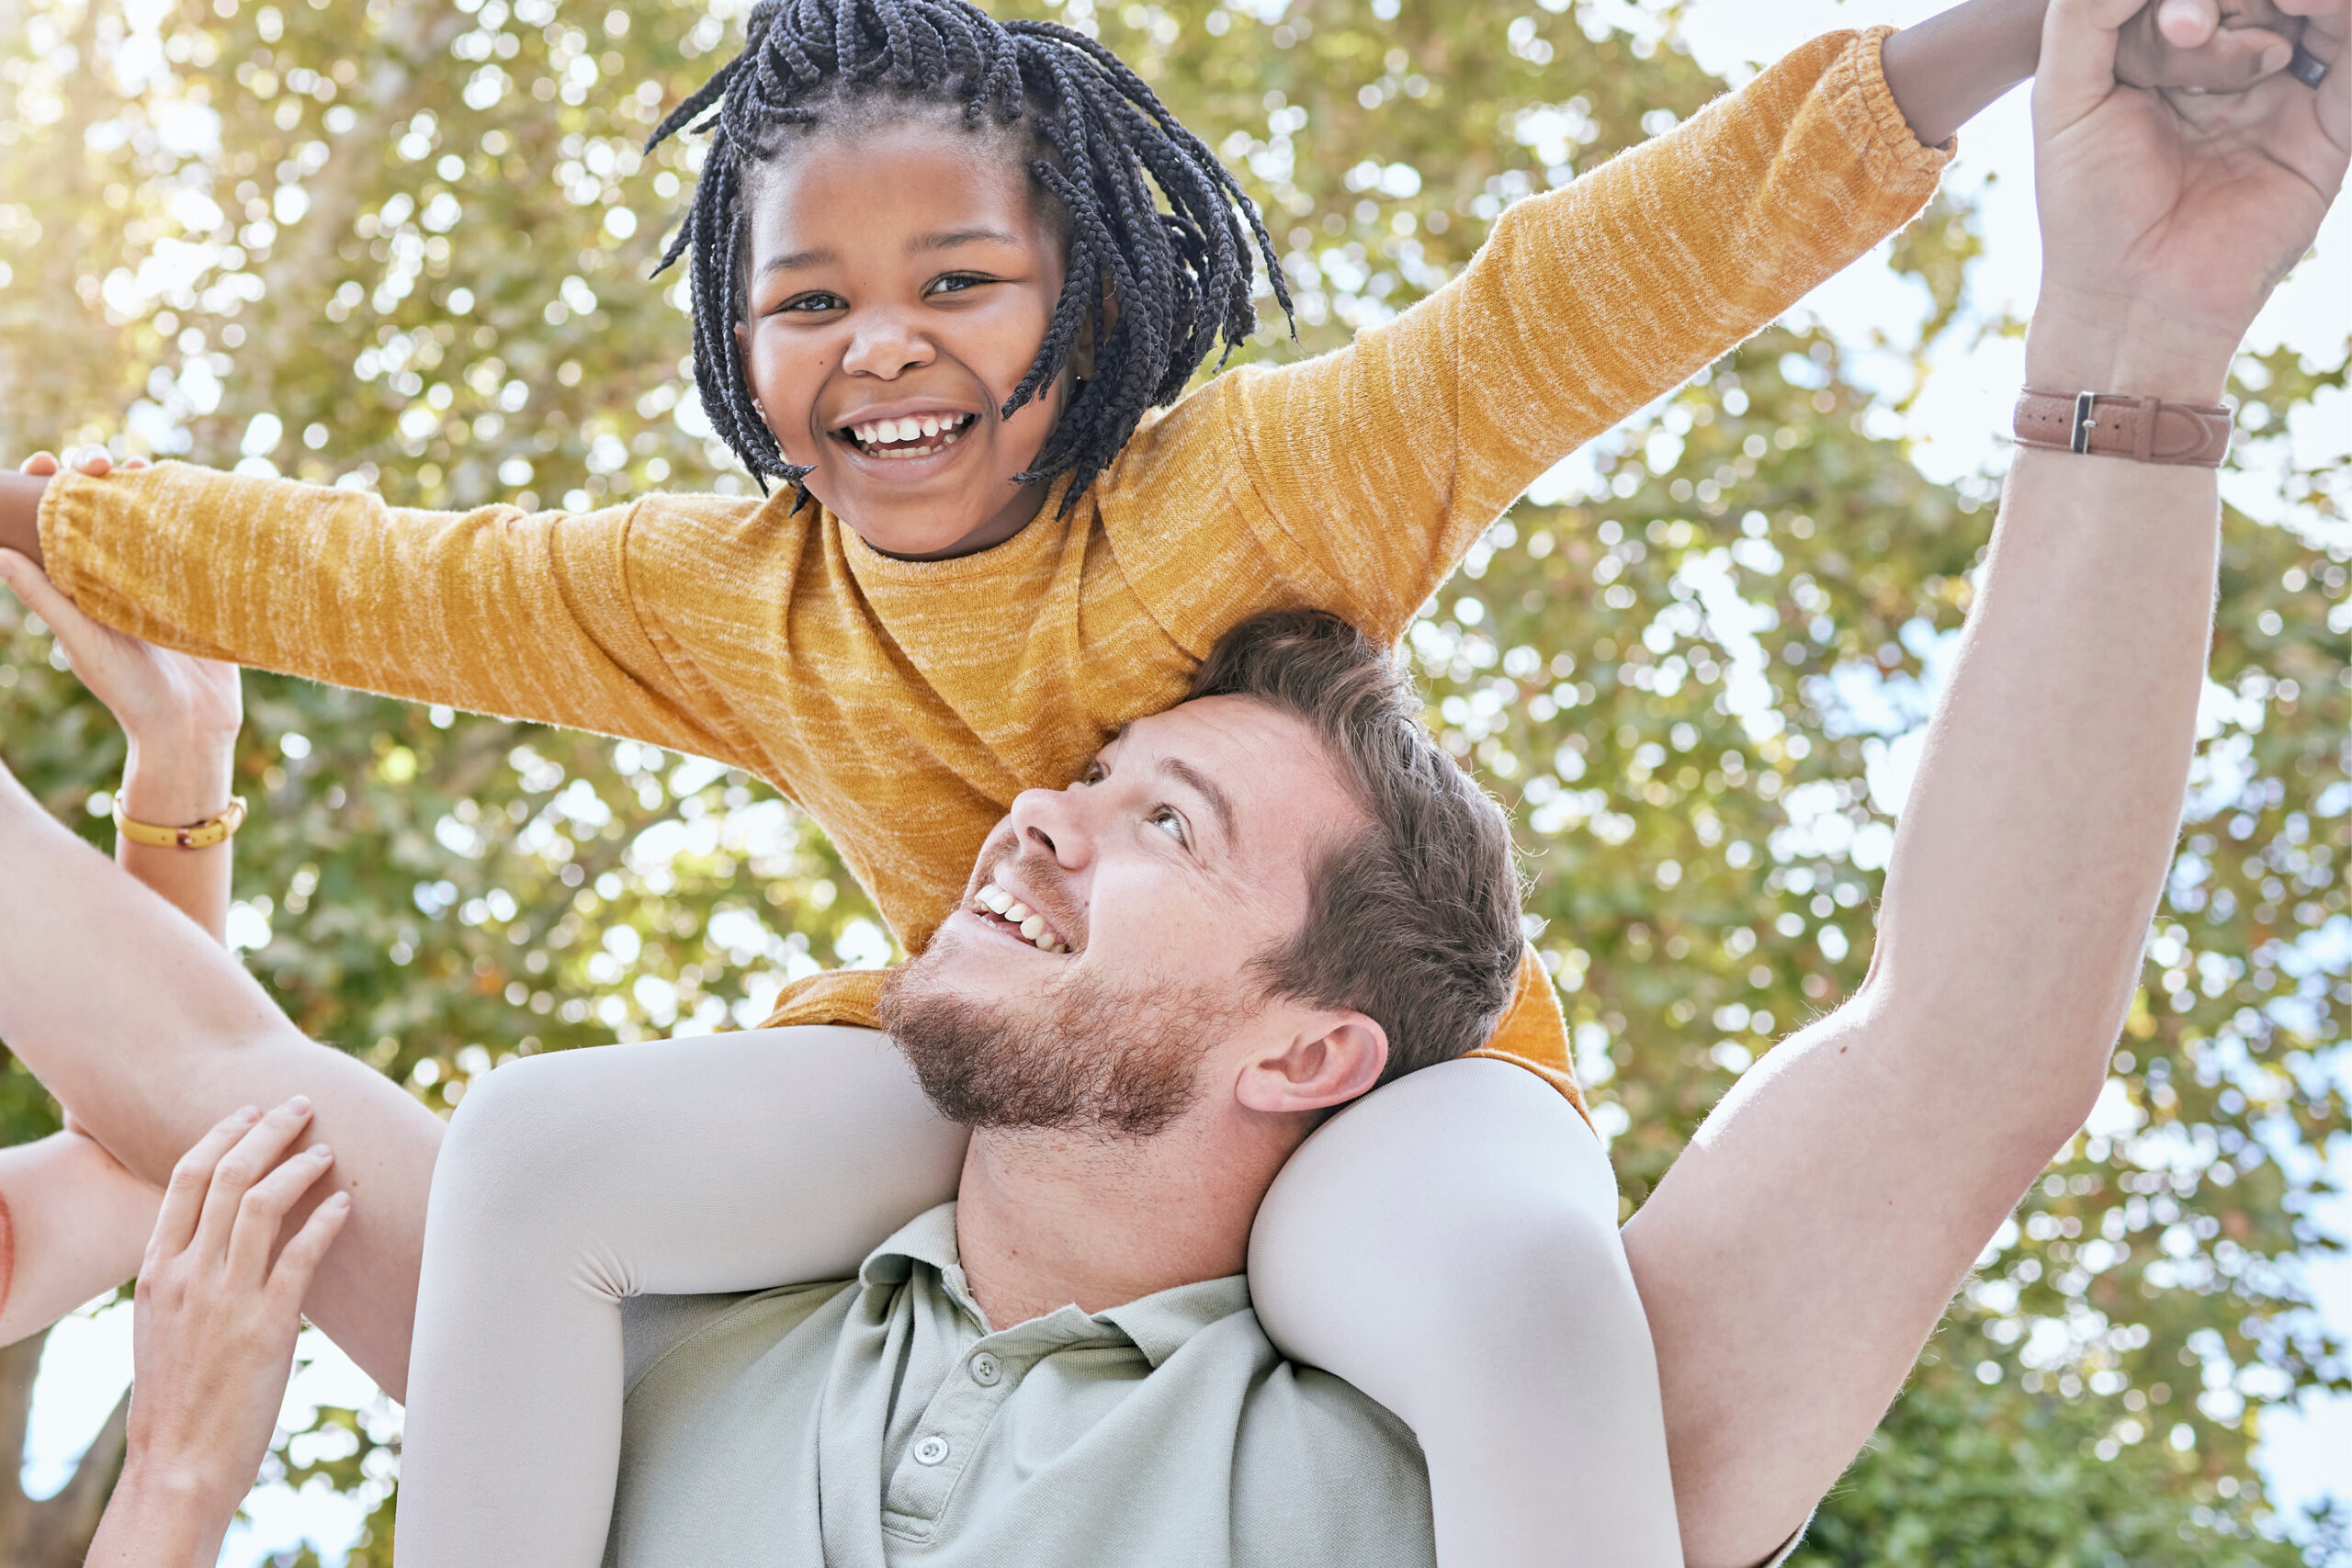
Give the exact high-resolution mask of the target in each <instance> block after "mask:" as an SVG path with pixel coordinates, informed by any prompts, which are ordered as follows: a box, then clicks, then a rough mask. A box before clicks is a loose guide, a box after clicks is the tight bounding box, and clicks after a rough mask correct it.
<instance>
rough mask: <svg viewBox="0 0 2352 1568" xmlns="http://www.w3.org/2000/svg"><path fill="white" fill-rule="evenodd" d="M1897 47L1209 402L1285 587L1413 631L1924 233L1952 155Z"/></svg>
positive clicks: (1738, 114) (1760, 104)
mask: <svg viewBox="0 0 2352 1568" xmlns="http://www.w3.org/2000/svg"><path fill="white" fill-rule="evenodd" d="M1891 30H1892V29H1889V28H1878V29H1874V30H1872V31H1871V32H1867V33H1850V32H1848V33H1833V34H1830V35H1828V36H1826V37H1824V38H1820V39H1815V40H1814V41H1813V42H1811V43H1809V44H1807V45H1805V46H1804V48H1802V49H1799V50H1798V51H1795V52H1794V53H1792V54H1791V55H1789V56H1788V57H1787V58H1786V59H1783V60H1781V62H1778V63H1777V64H1775V65H1773V66H1772V67H1771V68H1770V70H1768V71H1766V72H1764V73H1761V74H1760V75H1758V77H1757V78H1756V79H1755V80H1754V81H1752V82H1750V83H1749V84H1748V85H1747V86H1745V87H1743V88H1741V89H1740V90H1739V91H1738V92H1736V93H1733V94H1729V95H1727V96H1724V97H1720V98H1718V99H1716V100H1715V101H1714V102H1713V103H1712V104H1710V105H1709V106H1708V107H1706V108H1705V109H1704V110H1702V112H1700V113H1699V114H1697V115H1694V116H1693V117H1691V119H1690V120H1688V121H1686V122H1685V123H1684V124H1683V125H1682V126H1680V127H1679V128H1678V129H1677V130H1673V131H1671V132H1669V133H1668V134H1667V135H1664V136H1660V137H1657V138H1656V139H1654V140H1652V141H1647V142H1645V143H1644V144H1642V145H1641V146H1639V147H1636V148H1634V149H1631V150H1629V151H1628V152H1624V153H1622V154H1621V155H1619V156H1618V157H1616V158H1613V159H1611V161H1610V162H1608V163H1607V164H1602V165H1601V166H1600V168H1597V169H1595V170H1593V171H1591V172H1590V173H1589V174H1587V175H1583V176H1582V177H1581V178H1579V179H1577V180H1576V181H1575V182H1573V183H1572V184H1570V185H1568V186H1564V187H1563V188H1561V189H1559V190H1557V191H1554V192H1551V193H1549V194H1547V195H1544V196H1541V197H1532V198H1530V199H1527V200H1524V201H1521V202H1520V203H1518V204H1517V205H1516V206H1514V207H1512V208H1511V209H1509V210H1508V211H1506V212H1505V213H1504V214H1503V216H1502V218H1501V219H1500V220H1498V222H1497V223H1496V225H1495V227H1494V230H1493V232H1492V233H1491V235H1490V236H1489V237H1488V239H1487V243H1486V245H1485V246H1484V247H1483V248H1482V249H1481V250H1480V252H1479V253H1478V254H1477V256H1476V258H1475V259H1474V260H1473V261H1472V262H1471V263H1470V264H1469V265H1468V266H1467V267H1465V268H1464V270H1463V272H1462V273H1461V274H1460V275H1459V276H1456V277H1455V278H1454V279H1453V281H1452V282H1450V283H1448V284H1447V285H1446V286H1445V287H1444V288H1441V289H1440V290H1438V291H1437V292H1436V293H1435V294H1433V295H1431V296H1430V298H1429V299H1425V300H1423V301H1421V302H1420V303H1419V304H1418V305H1416V306H1414V307H1413V308H1412V309H1411V310H1408V311H1406V312H1405V313H1404V314H1402V315H1400V316H1398V317H1397V319H1396V320H1394V321H1390V322H1387V323H1385V324H1384V325H1382V326H1380V327H1377V328H1374V329H1370V330H1367V331H1365V332H1363V333H1359V334H1358V335H1357V337H1356V340H1355V342H1354V343H1353V344H1351V345H1350V346H1349V347H1347V348H1345V349H1342V350H1340V351H1338V352H1336V353H1333V354H1329V355H1323V356H1322V357H1320V358H1317V359H1314V360H1310V361H1306V362H1305V363H1302V364H1297V365H1291V366H1285V367H1279V368H1272V369H1268V368H1248V369H1244V370H1241V371H1237V372H1235V373H1234V374H1232V375H1231V376H1229V377H1228V378H1225V380H1224V381H1223V382H1222V383H1212V384H1211V387H1210V389H1208V391H1207V392H1204V394H1203V395H1204V397H1207V396H1211V395H1215V396H1216V397H1217V399H1218V400H1219V401H1220V402H1221V403H1222V407H1223V412H1224V414H1225V419H1226V428H1225V430H1224V431H1223V432H1222V433H1221V434H1223V435H1224V436H1225V437H1226V438H1227V445H1228V449H1229V450H1230V451H1231V452H1233V453H1234V454H1235V455H1236V456H1235V459H1234V463H1235V467H1233V468H1228V473H1229V474H1230V475H1232V477H1233V478H1234V479H1235V480H1236V481H1237V482H1236V483H1235V484H1234V489H1235V490H1236V491H1238V492H1239V493H1238V495H1237V496H1236V500H1237V501H1238V502H1239V503H1240V505H1241V508H1242V510H1243V511H1244V512H1245V513H1251V514H1253V515H1251V517H1250V525H1251V528H1252V531H1253V532H1254V533H1255V534H1256V535H1257V536H1258V538H1259V542H1260V544H1261V546H1262V547H1264V548H1265V549H1266V550H1267V551H1268V552H1269V553H1270V554H1271V555H1272V557H1273V558H1275V561H1276V562H1277V563H1278V566H1279V570H1281V572H1282V574H1283V577H1285V578H1286V579H1289V580H1291V581H1298V582H1303V583H1310V584H1316V583H1322V584H1329V591H1330V592H1333V593H1335V594H1336V595H1337V596H1338V601H1339V602H1332V601H1331V600H1329V599H1327V600H1325V601H1323V602H1324V603H1326V604H1327V607H1329V608H1331V609H1334V610H1344V611H1345V612H1347V613H1349V614H1351V618H1354V619H1356V620H1357V621H1358V623H1359V624H1360V625H1363V626H1365V627H1366V629H1368V630H1377V631H1378V632H1380V633H1382V634H1384V635H1385V636H1388V637H1396V636H1397V635H1399V634H1401V633H1402V632H1403V630H1404V628H1405V626H1406V624H1407V623H1408V621H1409V620H1410V619H1411V617H1412V616H1413V615H1414V614H1415V612H1416V611H1417V610H1418V609H1419V606H1420V605H1421V604H1423V603H1424V602H1425V601H1426V600H1427V599H1428V597H1429V595H1430V593H1431V592H1434V591H1435V590H1436V589H1437V587H1438V585H1439V584H1440V583H1442V581H1444V580H1445V578H1446V576H1447V575H1448V574H1449V573H1450V572H1451V571H1452V570H1453V567H1454V565H1455V563H1456V562H1458V561H1459V560H1460V559H1461V558H1462V556H1463V554H1464V552H1466V551H1467V550H1468V549H1469V547H1470V546H1471V545H1472V544H1473V543H1474V542H1475V541H1476V538H1477V536H1478V535H1479V534H1480V533H1481V532H1482V531H1483V530H1484V529H1485V528H1486V527H1487V525H1488V524H1490V523H1492V522H1493V521H1494V519H1495V518H1497V517H1498V516H1499V515H1500V514H1501V513H1503V512H1504V511H1505V510H1506V509H1507V508H1508V507H1509V506H1510V504H1511V502H1513V501H1515V500H1517V499H1518V496H1519V494H1520V492H1521V491H1522V490H1524V489H1525V488H1526V487H1527V486H1528V485H1529V484H1530V483H1531V482H1532V481H1533V480H1534V479H1536V478H1538V477H1539V476H1541V475H1542V474H1543V473H1544V471H1545V470H1546V469H1548V468H1551V467H1552V466H1553V465H1554V464H1555V463H1557V462H1559V461H1560V460H1561V459H1562V458H1563V457H1566V456H1567V455H1568V454H1569V453H1570V452H1572V451H1574V450H1575V449H1576V448H1577V447H1578V446H1582V445H1583V444H1584V443H1585V442H1587V441H1589V440H1591V439H1592V438H1593V437H1594V436H1596V435H1599V434H1601V433H1602V432H1603V431H1606V430H1607V429H1609V428H1610V427H1611V425H1614V424H1616V423H1619V422H1620V421H1622V420H1623V419H1624V418H1626V417H1627V416H1628V415H1630V414H1632V413H1634V412H1636V411H1637V410H1639V409H1641V408H1642V407H1643V406H1644V405H1645V404H1646V403H1648V402H1650V401H1651V400H1654V399H1656V398H1657V397H1659V396H1661V395H1662V394H1664V393H1666V392H1668V391H1669V390H1671V389H1673V388H1674V387H1676V386H1678V385H1679V384H1680V383H1681V382H1683V381H1684V380H1686V379H1688V378H1690V377H1691V375H1693V374H1695V373H1696V372H1697V371H1698V370H1700V369H1701V368H1702V367H1704V366H1706V365H1707V364H1709V363H1710V362H1711V361H1713V359H1715V358H1716V357H1718V356H1719V355H1722V354H1724V352H1725V351H1727V350H1729V349H1730V348H1732V347H1733V346H1735V345H1736V344H1738V343H1739V342H1740V341H1741V340H1742V339H1744V338H1746V337H1747V336H1748V335H1749V334H1751V333H1755V332H1757V331H1758V330H1760V329H1761V328H1763V327H1764V326H1765V325H1767V324H1768V323H1770V321H1772V320H1773V319H1774V318H1775V317H1777V316H1779V315H1780V314H1781V313H1782V312H1783V311H1785V310H1788V309H1789V308H1790V307H1791V306H1792V305H1794V304H1795V303H1796V302H1797V301H1798V300H1799V299H1802V298H1804V295H1805V294H1806V293H1807V292H1808V291H1810V290H1811V289H1812V288H1814V287H1815V285H1816V284H1819V283H1820V282H1822V281H1823V280H1824V279H1826V278H1827V277H1829V276H1831V275H1833V274H1835V273H1836V272H1838V270H1840V269H1841V268H1843V267H1844V266H1846V265H1848V264H1849V263H1850V262H1852V261H1853V260H1854V259H1855V258H1857V257H1858V256H1860V255H1861V254H1863V253H1864V252H1866V251H1868V250H1869V249H1870V247H1871V246H1872V245H1874V244H1876V243H1878V242H1879V241H1880V240H1882V239H1883V238H1885V237H1886V236H1887V235H1888V234H1889V233H1891V232H1893V231H1894V230H1895V229H1897V228H1899V227H1900V226H1901V225H1902V224H1904V223H1905V222H1906V221H1908V220H1910V218H1911V217H1912V216H1913V215H1914V214H1916V213H1917V211H1918V210H1919V209H1920V208H1921V207H1922V206H1923V205H1924V204H1925V203H1926V201H1927V199H1928V197H1929V196H1930V195H1931V194H1932V193H1933V191H1934V189H1935V185H1936V180H1937V177H1938V175H1939V172H1940V171H1941V169H1942V167H1943V164H1944V163H1945V161H1946V160H1947V158H1948V157H1949V156H1950V152H1949V150H1948V149H1946V150H1938V149H1931V148H1928V147H1924V146H1922V145H1920V143H1919V142H1918V141H1917V138H1915V137H1914V136H1913V135H1912V134H1911V130H1910V128H1909V127H1908V126H1907V125H1906V124H1905V121H1904V119H1903V116H1902V112H1901V111H1900V110H1899V109H1898V108H1896V107H1895V104H1894V96H1893V95H1892V94H1891V93H1890V92H1889V91H1888V90H1887V85H1886V79H1885V77H1884V75H1883V73H1882V71H1881V67H1880V61H1879V48H1880V44H1881V42H1882V40H1883V39H1884V37H1885V36H1886V34H1887V33H1888V32H1889V31H1891ZM1237 469H1238V471H1237Z"/></svg>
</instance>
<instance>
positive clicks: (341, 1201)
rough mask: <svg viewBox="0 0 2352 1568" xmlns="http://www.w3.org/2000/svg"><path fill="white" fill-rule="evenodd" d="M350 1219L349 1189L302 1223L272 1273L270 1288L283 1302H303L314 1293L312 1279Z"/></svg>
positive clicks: (326, 1203)
mask: <svg viewBox="0 0 2352 1568" xmlns="http://www.w3.org/2000/svg"><path fill="white" fill-rule="evenodd" d="M349 1218H351V1194H350V1193H348V1192H337V1193H334V1194H333V1195H332V1196H330V1197H329V1198H328V1199H327V1201H325V1202H323V1203H322V1204H320V1205H319V1206H318V1207H317V1208H315V1209H313V1210H311V1217H310V1218H309V1219H307V1220H304V1221H303V1222H302V1228H301V1229H300V1230H298V1231H296V1232H295V1233H294V1235H293V1238H292V1239H291V1240H289V1241H288V1242H287V1244H286V1246H285V1247H284V1249H283V1250H281V1251H280V1252H279V1253H278V1255H277V1266H276V1267H275V1268H273V1269H271V1270H270V1273H269V1289H270V1290H272V1291H274V1292H277V1294H278V1298H279V1299H280V1300H281V1301H286V1302H289V1303H297V1304H299V1303H300V1302H301V1301H302V1300H303V1299H304V1298H305V1297H307V1296H308V1295H310V1293H311V1280H313V1279H315V1278H316V1277H317V1276H318V1272H319V1265H320V1263H321V1262H322V1261H324V1259H325V1258H326V1255H327V1248H329V1247H333V1246H334V1238H335V1237H336V1236H338V1235H342V1234H343V1224H344V1222H345V1220H348V1219H349Z"/></svg>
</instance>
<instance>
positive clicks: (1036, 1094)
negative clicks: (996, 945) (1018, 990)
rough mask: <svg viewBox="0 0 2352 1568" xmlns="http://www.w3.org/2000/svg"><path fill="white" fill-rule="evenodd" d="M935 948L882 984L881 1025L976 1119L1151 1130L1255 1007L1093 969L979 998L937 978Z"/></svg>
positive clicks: (961, 1114)
mask: <svg viewBox="0 0 2352 1568" xmlns="http://www.w3.org/2000/svg"><path fill="white" fill-rule="evenodd" d="M928 956H929V955H928V954H926V955H925V956H924V957H921V958H917V959H915V960H914V961H913V962H911V963H910V964H907V965H906V966H905V967H904V968H902V969H899V970H898V971H897V972H896V973H894V974H893V975H892V976H890V978H889V979H888V982H886V983H885V985H884V986H883V988H882V1006H881V1022H882V1027H883V1028H884V1029H887V1030H888V1031H889V1032H890V1036H891V1038H892V1039H894V1040H896V1041H897V1042H898V1043H899V1050H901V1051H903V1052H905V1053H906V1054H907V1059H908V1060H909V1061H910V1062H912V1063H913V1064H914V1068H915V1076H916V1077H918V1078H920V1079H921V1080H922V1089H923V1093H924V1094H926V1095H928V1096H930V1098H931V1103H932V1105H933V1107H934V1108H936V1109H937V1111H939V1113H940V1114H941V1115H942V1116H944V1117H946V1118H947V1119H948V1120H949V1121H951V1122H959V1123H961V1124H962V1125H964V1126H967V1127H1006V1128H1037V1129H1052V1130H1057V1131H1063V1132H1075V1133H1084V1134H1095V1135H1098V1136H1104V1137H1124V1138H1148V1137H1151V1136H1152V1135H1154V1134H1158V1133H1160V1132H1162V1131H1164V1130H1166V1128H1167V1127H1168V1126H1169V1124H1170V1122H1174V1121H1175V1120H1176V1119H1177V1118H1178V1117H1180V1116H1182V1115H1183V1114H1184V1112H1185V1111H1189V1110H1191V1109H1192V1108H1193V1104H1194V1103H1195V1102H1197V1101H1198V1100H1199V1098H1200V1092H1201V1090H1200V1084H1199V1073H1200V1064H1201V1060H1202V1058H1203V1057H1204V1055H1206V1054H1207V1053H1208V1050H1209V1048H1210V1047H1211V1046H1213V1045H1214V1044H1216V1042H1217V1041H1219V1040H1220V1039H1223V1038H1224V1037H1225V1036H1226V1035H1227V1033H1229V1032H1231V1030H1232V1028H1233V1026H1234V1025H1235V1024H1236V1023H1237V1022H1238V1021H1240V1020H1241V1019H1243V1018H1246V1017H1247V1016H1249V1010H1247V1009H1245V1008H1243V1007H1240V1006H1238V1005H1237V998H1234V997H1232V996H1231V995H1229V994H1227V993H1224V992H1219V991H1213V990H1211V989H1210V988H1209V987H1186V986H1179V985H1173V984H1162V985H1145V986H1133V987H1120V986H1113V985H1110V984H1108V983H1106V982H1105V981H1103V979H1102V977H1101V976H1096V975H1091V974H1090V975H1080V976H1077V977H1075V978H1074V979H1072V980H1071V981H1070V982H1069V984H1067V985H1062V986H1057V987H1052V988H1051V989H1050V990H1046V991H1043V992H1041V993H1040V994H1039V996H1038V998H1036V1000H1035V1002H1034V1004H1032V1005H1028V1006H1023V1007H1018V1008H1016V1007H1010V1006H1006V1005H1004V1004H1001V1003H991V1002H981V1001H975V1000H973V999H972V998H969V997H967V996H964V995H962V994H960V993H958V992H956V991H954V990H951V989H949V988H948V987H945V986H944V985H941V984H938V983H937V982H936V981H934V980H933V976H932V974H931V970H932V968H933V967H935V966H934V965H933V964H927V963H926V962H925V959H926V958H927V957H928Z"/></svg>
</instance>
